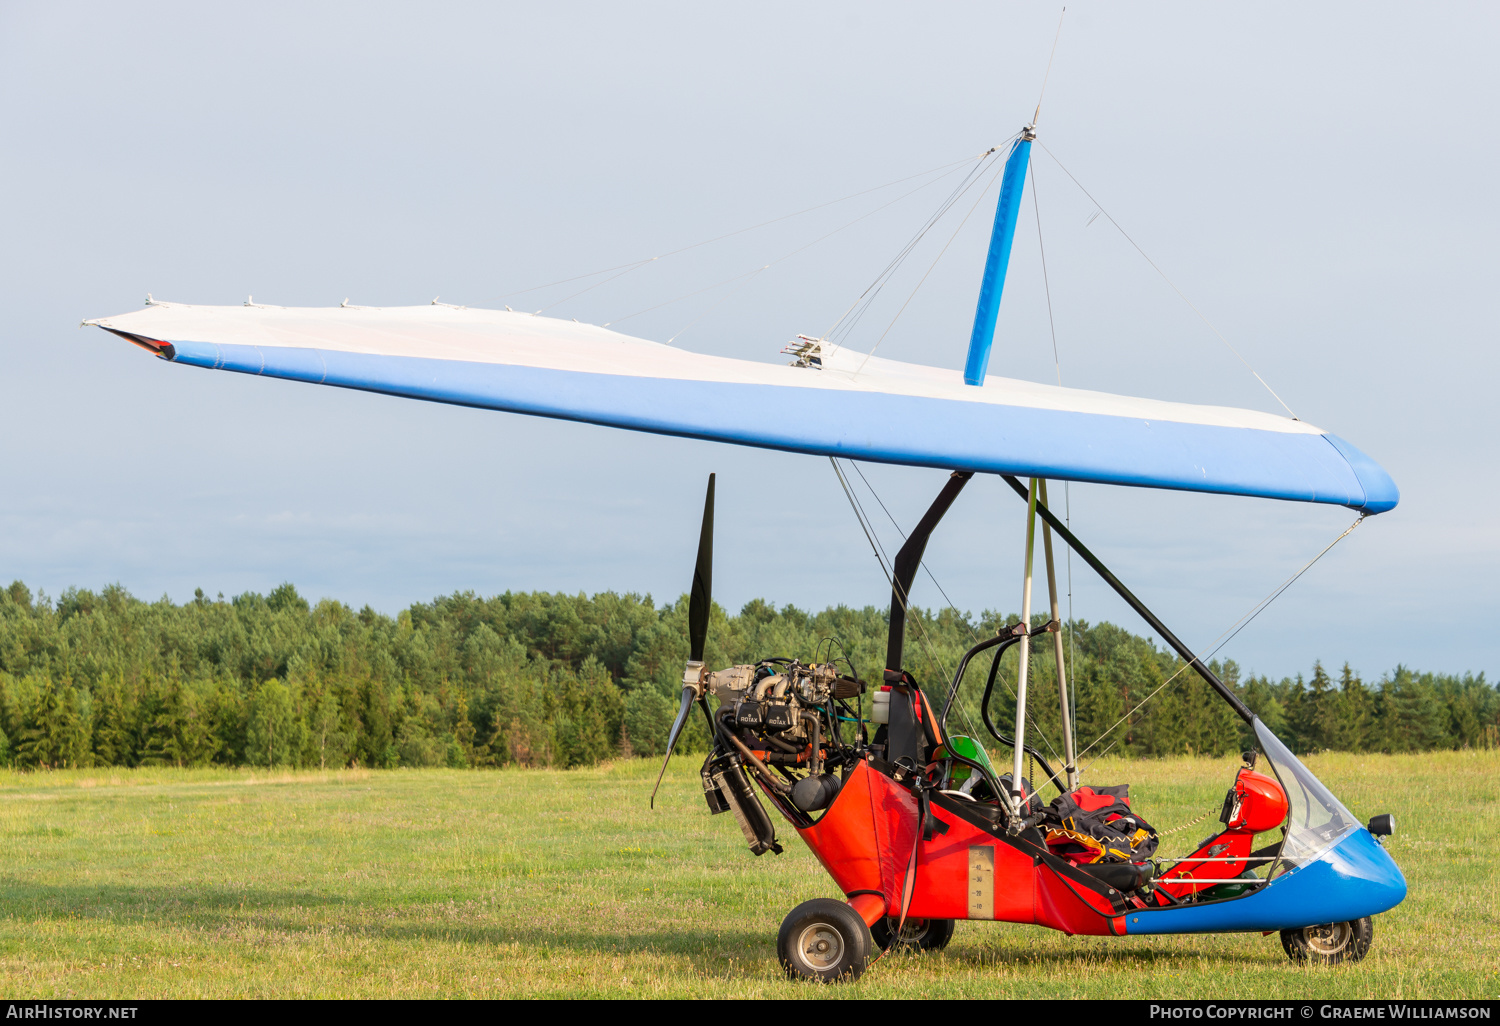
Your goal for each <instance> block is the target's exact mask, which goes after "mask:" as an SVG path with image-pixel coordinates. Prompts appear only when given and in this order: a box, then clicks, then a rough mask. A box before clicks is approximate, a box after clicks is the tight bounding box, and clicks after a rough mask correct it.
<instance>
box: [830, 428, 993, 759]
mask: <svg viewBox="0 0 1500 1026" xmlns="http://www.w3.org/2000/svg"><path fill="white" fill-rule="evenodd" d="M828 462H829V463H831V464H832V465H833V472H834V475H835V476H836V477H838V479H839V485H840V486H841V487H842V488H843V489H844V497H845V498H847V499H848V500H849V507H850V508H851V509H853V510H854V517H855V519H856V520H858V521H859V526H860V529H861V530H863V531H864V532H865V538H866V539H867V540H868V541H869V542H870V548H871V549H873V550H874V552H875V559H876V561H877V562H878V563H879V564H880V572H881V573H883V574H884V575H885V579H886V583H887V584H888V585H890V588H891V593H892V594H893V595H895V596H896V601H897V602H900V603H901V608H902V610H903V611H905V612H908V613H909V612H910V611H911V605H910V601H909V596H905V595H902V594H900V593H899V592H897V591H896V583H895V574H894V570H893V569H888V568H887V562H888V561H889V560H888V557H887V556H886V555H885V549H884V547H883V546H881V545H880V544H879V542H878V540H877V539H878V537H879V536H878V535H876V534H875V529H874V525H873V524H867V523H866V518H867V517H868V514H866V513H865V511H864V506H863V505H862V504H861V503H860V501H859V499H858V498H857V497H856V496H855V494H854V490H853V488H852V487H851V486H850V485H849V482H848V480H847V479H846V478H845V477H844V473H843V471H842V470H840V469H839V465H838V461H837V460H835V459H834V458H833V457H832V456H830V457H828ZM849 464H850V466H853V467H854V468H855V470H858V469H859V467H858V466H857V465H856V464H855V463H854V461H853V460H850V461H849ZM860 477H861V478H863V477H864V475H863V474H861V475H860ZM865 485H866V487H869V482H868V481H866V482H865ZM870 494H871V495H875V501H876V502H879V501H880V496H879V495H876V494H875V490H874V489H873V488H871V489H870ZM881 505H882V508H884V503H882V504H881ZM886 515H887V516H889V515H890V514H889V512H887V514H886ZM896 530H897V532H898V533H900V530H901V529H900V527H897V528H896ZM902 537H903V538H905V535H904V534H903V535H902ZM892 566H894V564H892ZM923 567H924V569H925V567H926V564H925V563H923ZM927 575H928V576H929V577H931V576H932V571H931V570H928V572H927ZM933 583H934V584H936V583H937V580H936V578H934V579H933ZM938 590H939V591H941V590H942V587H941V585H939V587H938ZM949 604H950V605H951V604H952V603H949ZM912 622H914V623H915V624H916V625H917V636H918V639H919V640H920V641H921V643H922V646H923V647H924V648H925V649H926V650H927V659H928V661H929V662H931V663H932V665H933V666H934V667H936V668H937V670H938V672H939V673H940V674H942V679H943V680H944V681H945V682H946V681H947V679H948V677H949V674H948V667H947V664H946V663H944V662H943V660H942V659H940V658H939V657H938V654H937V648H936V646H935V645H934V644H933V642H932V639H931V638H929V637H928V635H927V627H926V625H925V624H923V623H922V619H921V617H920V616H918V617H917V618H915V619H914V620H913V621H912ZM898 669H899V667H898ZM958 714H959V716H960V717H962V718H963V721H964V729H965V730H967V731H968V732H969V734H970V735H971V736H977V731H975V729H974V723H973V721H972V720H970V719H969V714H968V713H967V712H965V711H964V708H963V707H962V706H959V709H958Z"/></svg>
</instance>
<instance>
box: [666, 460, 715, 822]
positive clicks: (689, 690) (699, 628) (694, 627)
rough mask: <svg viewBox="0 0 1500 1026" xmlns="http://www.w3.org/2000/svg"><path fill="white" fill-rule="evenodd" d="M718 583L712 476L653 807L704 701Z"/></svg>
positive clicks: (711, 476) (704, 501)
mask: <svg viewBox="0 0 1500 1026" xmlns="http://www.w3.org/2000/svg"><path fill="white" fill-rule="evenodd" d="M713 580H714V475H713V474H709V475H708V494H707V495H706V496H704V499H703V527H702V529H701V530H700V531H699V532H698V563H697V565H696V566H694V567H693V589H692V591H690V592H689V593H688V662H687V669H686V670H684V671H683V674H682V705H681V707H679V708H678V710H677V719H675V720H673V721H672V731H671V733H669V734H668V735H667V757H666V758H665V759H663V760H662V761H661V771H660V772H659V773H657V774H656V786H655V787H653V788H652V789H651V807H652V808H653V809H654V808H656V792H657V791H658V790H660V789H661V778H662V777H663V776H665V775H666V772H667V763H669V762H671V761H672V751H673V749H675V748H676V747H677V739H678V738H679V737H681V736H682V728H683V726H684V725H685V724H686V723H687V718H688V712H689V711H690V710H691V709H692V708H693V702H694V701H695V700H696V699H699V698H701V697H703V677H704V672H703V645H704V643H705V642H706V641H707V640H708V613H709V609H710V607H711V606H712V604H713Z"/></svg>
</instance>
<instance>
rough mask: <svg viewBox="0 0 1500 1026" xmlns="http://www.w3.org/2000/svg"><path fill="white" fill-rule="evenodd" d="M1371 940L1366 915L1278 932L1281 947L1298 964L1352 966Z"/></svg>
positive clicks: (1372, 928)
mask: <svg viewBox="0 0 1500 1026" xmlns="http://www.w3.org/2000/svg"><path fill="white" fill-rule="evenodd" d="M1374 940H1375V924H1374V923H1373V922H1372V921H1371V920H1370V917H1369V916H1365V917H1364V918H1363V919H1356V920H1354V921H1353V922H1349V923H1324V924H1322V925H1321V926H1308V927H1305V928H1303V929H1301V930H1282V931H1281V947H1282V948H1283V950H1285V951H1286V956H1287V957H1288V958H1290V959H1291V960H1292V961H1293V962H1296V963H1297V964H1298V965H1308V964H1312V965H1339V964H1341V963H1349V964H1351V965H1352V964H1353V963H1355V962H1358V961H1359V960H1360V959H1362V958H1364V957H1365V955H1366V954H1367V953H1368V952H1369V950H1370V944H1371V942H1373V941H1374Z"/></svg>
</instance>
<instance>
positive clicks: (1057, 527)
mask: <svg viewBox="0 0 1500 1026" xmlns="http://www.w3.org/2000/svg"><path fill="white" fill-rule="evenodd" d="M1000 476H1001V477H1002V478H1003V479H1004V480H1005V483H1006V484H1008V485H1010V486H1011V488H1012V489H1014V490H1015V492H1016V494H1017V495H1019V496H1021V497H1022V498H1023V499H1026V498H1028V494H1027V491H1026V487H1025V486H1024V485H1022V484H1021V482H1020V481H1018V480H1016V478H1015V475H1013V474H1001V475H1000ZM1036 512H1037V513H1038V514H1040V515H1041V518H1042V520H1043V521H1045V522H1046V523H1048V524H1051V525H1052V529H1053V530H1054V531H1056V532H1057V533H1058V535H1059V536H1060V537H1061V538H1062V540H1063V541H1065V542H1067V543H1068V547H1069V548H1071V549H1072V550H1073V551H1074V552H1076V553H1078V556H1079V558H1081V559H1082V560H1083V561H1084V562H1085V563H1087V564H1088V565H1089V566H1091V567H1093V569H1094V572H1095V573H1097V574H1098V575H1099V576H1100V577H1102V578H1104V583H1106V584H1108V585H1109V586H1110V587H1111V588H1113V589H1114V590H1115V593H1116V594H1118V595H1119V596H1120V597H1121V598H1122V599H1124V600H1125V602H1126V603H1127V604H1128V605H1129V606H1130V608H1131V609H1134V610H1135V611H1136V613H1137V614H1138V615H1139V616H1140V617H1141V619H1143V620H1145V621H1146V623H1147V624H1149V625H1150V626H1151V628H1152V629H1153V630H1155V631H1156V632H1157V633H1158V634H1160V635H1161V639H1162V640H1163V641H1165V642H1166V643H1167V644H1168V645H1169V646H1171V648H1172V649H1173V651H1175V652H1176V653H1177V654H1178V655H1180V656H1181V657H1182V658H1183V659H1184V660H1185V661H1186V662H1187V664H1188V665H1189V666H1191V667H1192V668H1193V670H1194V671H1195V672H1196V673H1197V674H1198V676H1200V677H1202V678H1203V680H1204V681H1205V682H1207V684H1208V686H1209V687H1211V688H1213V689H1214V690H1215V691H1217V692H1218V693H1219V697H1220V698H1222V699H1224V701H1226V702H1228V703H1229V707H1230V708H1231V709H1233V710H1234V711H1235V712H1236V713H1237V714H1238V715H1239V717H1240V719H1242V720H1244V721H1245V722H1246V723H1252V722H1253V721H1254V719H1255V714H1254V713H1253V712H1251V711H1250V707H1249V706H1247V705H1245V703H1244V702H1242V701H1241V700H1240V696H1239V695H1236V694H1235V693H1234V692H1233V691H1232V690H1230V688H1229V686H1228V685H1227V684H1225V683H1224V682H1223V681H1222V680H1220V679H1219V675H1218V674H1216V673H1214V671H1213V670H1211V669H1209V668H1208V664H1207V663H1205V662H1204V661H1203V660H1202V659H1199V658H1198V657H1197V656H1196V655H1194V654H1193V651H1192V649H1190V648H1188V647H1187V646H1186V645H1185V644H1183V643H1182V641H1181V640H1180V639H1179V638H1178V637H1177V635H1175V634H1173V633H1172V631H1171V630H1170V629H1169V628H1168V627H1167V625H1166V624H1164V623H1162V622H1161V621H1160V620H1159V619H1157V617H1156V614H1155V613H1153V612H1151V610H1149V609H1147V608H1146V604H1145V603H1144V602H1142V601H1141V600H1140V599H1138V598H1136V597H1135V595H1134V594H1132V593H1131V591H1130V589H1129V588H1127V587H1125V585H1124V584H1123V583H1121V581H1120V579H1119V578H1118V577H1116V576H1115V575H1114V574H1113V573H1111V572H1110V569H1109V567H1107V566H1105V565H1104V564H1103V563H1101V562H1100V561H1099V557H1098V556H1096V555H1094V554H1093V553H1092V552H1090V551H1089V550H1088V549H1087V548H1086V547H1085V546H1084V544H1083V542H1081V541H1079V540H1078V539H1077V538H1076V537H1074V535H1073V532H1072V531H1069V530H1068V529H1067V527H1066V526H1064V525H1063V523H1062V522H1061V521H1060V520H1058V519H1057V517H1056V515H1054V514H1053V512H1052V511H1051V510H1050V509H1048V508H1047V507H1046V505H1045V504H1044V503H1038V504H1037V505H1036Z"/></svg>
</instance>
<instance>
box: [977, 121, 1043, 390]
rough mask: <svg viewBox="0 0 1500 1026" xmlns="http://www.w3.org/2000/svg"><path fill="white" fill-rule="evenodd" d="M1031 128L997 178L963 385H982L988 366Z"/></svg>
mask: <svg viewBox="0 0 1500 1026" xmlns="http://www.w3.org/2000/svg"><path fill="white" fill-rule="evenodd" d="M1035 138H1036V135H1035V133H1033V132H1032V130H1031V126H1030V125H1027V126H1026V127H1025V128H1023V129H1022V130H1021V136H1020V138H1018V139H1017V140H1016V142H1015V145H1014V146H1012V147H1011V151H1010V156H1009V157H1008V158H1007V159H1006V161H1005V174H1004V175H1003V176H1002V177H1001V179H1000V201H999V202H998V203H997V204H996V205H995V228H994V230H993V231H992V232H991V233H990V252H989V256H987V257H986V258H985V261H984V280H983V281H981V282H980V284H979V306H978V308H977V309H975V311H974V330H973V332H972V333H971V334H970V335H969V355H968V358H967V359H966V360H965V361H964V383H965V384H968V385H982V384H984V375H985V371H986V370H987V369H988V368H989V365H990V345H991V344H992V343H993V342H994V341H995V318H996V317H997V316H998V315H999V313H1000V293H1002V292H1004V291H1005V270H1006V268H1007V267H1009V266H1010V247H1011V243H1012V242H1013V241H1014V240H1015V237H1016V218H1017V217H1018V216H1020V213H1021V193H1022V192H1023V191H1024V190H1025V188H1026V165H1027V164H1028V163H1029V162H1030V160H1031V141H1032V140H1033V139H1035Z"/></svg>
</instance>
